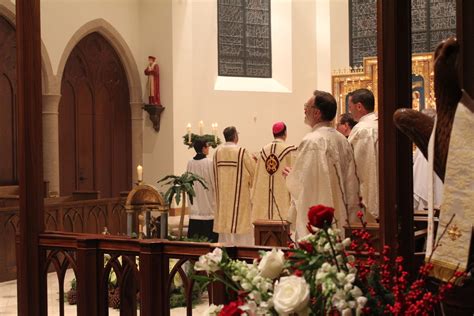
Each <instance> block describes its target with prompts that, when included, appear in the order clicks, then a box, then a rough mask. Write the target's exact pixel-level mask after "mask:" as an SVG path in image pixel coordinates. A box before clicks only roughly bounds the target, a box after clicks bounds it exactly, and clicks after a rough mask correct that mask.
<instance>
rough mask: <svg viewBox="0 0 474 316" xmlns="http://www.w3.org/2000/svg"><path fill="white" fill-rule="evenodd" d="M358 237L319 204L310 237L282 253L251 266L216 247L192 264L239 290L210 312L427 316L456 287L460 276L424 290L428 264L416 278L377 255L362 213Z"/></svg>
mask: <svg viewBox="0 0 474 316" xmlns="http://www.w3.org/2000/svg"><path fill="white" fill-rule="evenodd" d="M357 215H358V217H359V219H360V221H361V222H362V224H363V228H362V229H361V230H358V231H355V232H354V236H353V237H354V238H353V240H351V239H350V238H345V239H342V238H341V232H340V231H339V230H338V229H337V228H334V227H332V226H331V224H332V220H333V217H334V209H333V208H330V207H326V206H323V205H316V206H313V207H311V208H310V210H309V212H308V225H307V228H308V230H309V232H310V234H309V235H307V236H305V237H304V238H302V239H300V240H298V242H292V243H291V244H290V245H289V249H288V250H287V251H286V252H285V253H284V252H283V251H282V250H276V249H273V250H272V251H269V252H263V253H261V257H260V260H254V262H253V263H246V262H244V261H239V260H232V259H231V258H229V256H228V255H227V254H226V252H225V251H222V250H221V249H219V248H216V249H215V250H214V251H213V252H212V253H209V254H207V255H204V256H201V257H200V258H199V262H197V263H196V264H195V267H194V269H195V270H198V271H205V272H206V273H207V275H208V279H209V280H210V281H220V282H223V283H224V284H226V286H227V288H228V289H231V290H233V291H235V292H236V293H238V298H237V300H235V301H233V302H231V303H229V304H227V305H225V306H222V305H221V306H215V305H211V306H210V307H209V309H208V310H207V312H206V315H224V316H226V315H249V316H250V315H252V316H253V315H343V316H349V315H382V314H391V315H429V314H430V312H431V311H432V310H433V309H434V308H435V306H436V305H437V304H438V303H439V302H440V301H441V300H442V299H443V298H444V295H445V294H446V293H447V291H449V290H450V289H451V288H452V287H453V285H454V284H455V283H456V282H457V281H459V279H460V278H462V277H464V274H463V273H455V274H454V275H453V276H452V278H451V279H450V280H449V282H447V283H443V284H442V285H440V286H439V287H438V288H437V290H436V291H435V292H431V291H429V290H428V289H427V278H428V274H429V272H430V271H431V269H432V268H433V265H432V264H431V263H430V262H429V260H428V262H427V263H425V264H424V265H423V266H422V267H421V268H420V269H419V274H418V277H417V278H415V279H414V281H411V279H410V278H409V276H408V273H407V272H406V271H405V270H404V269H403V258H401V257H397V258H395V259H394V260H393V259H392V258H391V257H390V256H389V252H390V249H389V248H388V247H384V249H383V252H382V253H381V254H380V255H377V253H376V250H375V249H374V247H373V246H372V245H371V242H370V238H371V236H370V234H369V233H368V232H367V231H366V229H365V227H366V223H365V222H364V221H363V219H362V217H363V216H362V212H359V213H358V214H357Z"/></svg>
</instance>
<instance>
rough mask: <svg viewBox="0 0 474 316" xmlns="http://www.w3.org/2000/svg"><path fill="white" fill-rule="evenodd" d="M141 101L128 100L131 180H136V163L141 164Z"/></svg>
mask: <svg viewBox="0 0 474 316" xmlns="http://www.w3.org/2000/svg"><path fill="white" fill-rule="evenodd" d="M142 106H143V102H130V109H131V116H132V117H131V119H132V180H133V183H136V182H137V169H136V167H137V166H138V165H143V109H142Z"/></svg>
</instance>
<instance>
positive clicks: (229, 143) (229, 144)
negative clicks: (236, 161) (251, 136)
mask: <svg viewBox="0 0 474 316" xmlns="http://www.w3.org/2000/svg"><path fill="white" fill-rule="evenodd" d="M224 146H229V147H235V146H237V144H236V143H234V142H225V143H224Z"/></svg>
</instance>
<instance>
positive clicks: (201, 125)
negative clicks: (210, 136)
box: [199, 121, 204, 135]
mask: <svg viewBox="0 0 474 316" xmlns="http://www.w3.org/2000/svg"><path fill="white" fill-rule="evenodd" d="M203 129H204V122H203V121H199V135H202V130H203Z"/></svg>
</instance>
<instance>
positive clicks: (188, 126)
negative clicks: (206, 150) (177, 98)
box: [186, 123, 191, 144]
mask: <svg viewBox="0 0 474 316" xmlns="http://www.w3.org/2000/svg"><path fill="white" fill-rule="evenodd" d="M186 128H187V130H188V143H189V144H191V123H188V125H187V126H186Z"/></svg>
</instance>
